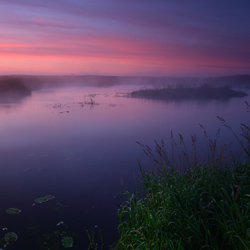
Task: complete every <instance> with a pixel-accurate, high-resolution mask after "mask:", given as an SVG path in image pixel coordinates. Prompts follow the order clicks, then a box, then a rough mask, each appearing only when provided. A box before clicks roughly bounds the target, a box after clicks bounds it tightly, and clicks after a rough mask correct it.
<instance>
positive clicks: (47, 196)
mask: <svg viewBox="0 0 250 250" xmlns="http://www.w3.org/2000/svg"><path fill="white" fill-rule="evenodd" d="M54 198H55V196H53V195H45V196H43V197H40V198H37V199H35V200H34V202H36V203H44V202H46V201H49V200H52V199H54Z"/></svg>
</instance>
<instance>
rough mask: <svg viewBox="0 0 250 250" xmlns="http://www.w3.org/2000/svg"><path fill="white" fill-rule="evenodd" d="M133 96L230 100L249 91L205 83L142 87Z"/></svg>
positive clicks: (169, 99)
mask: <svg viewBox="0 0 250 250" xmlns="http://www.w3.org/2000/svg"><path fill="white" fill-rule="evenodd" d="M130 96H131V97H132V98H144V99H159V100H166V101H172V100H175V101H181V100H212V99H215V100H228V99H230V98H232V97H244V96H247V93H245V92H243V91H238V90H233V89H232V88H231V87H229V86H224V87H214V86H212V85H209V84H203V85H200V86H198V87H190V86H183V85H180V86H168V87H164V88H154V89H141V90H137V91H132V92H131V93H130Z"/></svg>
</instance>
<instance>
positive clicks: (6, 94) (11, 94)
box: [0, 76, 31, 104]
mask: <svg viewBox="0 0 250 250" xmlns="http://www.w3.org/2000/svg"><path fill="white" fill-rule="evenodd" d="M30 95H31V89H30V88H29V87H28V86H27V85H25V83H24V82H23V80H22V79H21V78H19V77H15V76H2V77H0V104H6V103H16V102H20V101H21V100H22V99H23V98H25V97H28V96H30Z"/></svg>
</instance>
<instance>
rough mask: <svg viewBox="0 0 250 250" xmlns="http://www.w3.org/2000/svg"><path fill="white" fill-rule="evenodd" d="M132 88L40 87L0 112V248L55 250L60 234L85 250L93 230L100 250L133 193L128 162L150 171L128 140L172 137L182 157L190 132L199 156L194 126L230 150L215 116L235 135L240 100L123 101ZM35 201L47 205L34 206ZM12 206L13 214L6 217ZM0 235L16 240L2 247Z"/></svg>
mask: <svg viewBox="0 0 250 250" xmlns="http://www.w3.org/2000/svg"><path fill="white" fill-rule="evenodd" d="M138 88H141V86H136V85H128V86H126V85H117V86H112V87H104V88H100V87H98V88H97V87H63V88H55V89H53V88H48V89H42V90H39V91H34V92H32V95H31V96H29V97H27V98H24V99H22V100H19V102H13V103H8V104H4V103H3V104H1V105H0V187H1V194H0V197H1V202H0V219H1V234H0V238H1V240H0V248H4V246H5V247H6V249H19V250H20V249H64V247H63V246H62V244H61V239H62V238H63V237H65V236H69V237H72V238H73V240H74V244H73V247H72V248H71V249H88V245H89V243H90V240H89V238H88V233H89V234H90V235H92V232H93V233H94V237H95V239H96V241H97V242H98V243H99V246H100V244H101V240H100V232H101V235H102V237H103V243H104V247H103V249H109V245H110V244H112V243H113V242H114V241H116V240H117V239H118V231H117V227H118V216H117V208H118V207H119V205H120V204H121V203H122V200H123V198H122V196H121V195H120V193H122V192H124V191H126V190H128V191H135V190H136V182H137V180H138V178H139V177H140V173H139V168H138V162H137V160H139V161H140V162H141V164H142V166H144V167H145V168H146V169H148V170H150V168H151V167H153V163H152V161H150V160H149V159H147V157H146V155H145V154H144V153H143V151H142V149H141V147H140V146H139V145H138V144H137V143H136V141H139V142H141V143H143V144H147V145H149V146H150V147H152V148H153V147H154V139H156V140H158V141H159V140H160V139H161V138H163V139H164V140H165V141H166V143H167V142H168V141H169V138H170V134H171V131H172V132H173V134H174V136H176V141H178V139H179V134H181V135H182V136H183V138H184V141H185V143H186V145H187V150H190V152H191V146H190V147H189V146H188V145H191V139H190V136H191V135H193V134H196V135H197V138H198V139H197V145H198V149H199V154H200V156H201V157H203V156H206V152H207V151H206V150H207V144H206V140H205V138H204V135H203V130H202V129H201V128H200V126H199V124H202V125H203V126H204V127H205V128H206V131H207V133H208V134H209V135H210V136H211V138H214V137H215V134H216V132H217V129H218V128H219V127H220V128H221V133H220V138H218V139H219V141H220V142H221V144H224V143H229V142H232V146H231V149H230V150H236V151H237V150H238V149H239V146H238V144H237V141H236V140H235V138H234V137H233V135H232V134H231V133H230V131H228V130H227V129H226V128H224V127H223V125H222V124H221V122H220V121H219V120H218V119H217V118H216V116H220V117H223V118H224V119H225V120H226V121H227V123H228V124H230V126H231V127H232V129H233V130H234V131H235V132H236V133H237V134H239V133H240V123H245V124H247V123H248V121H249V113H247V112H246V108H245V103H244V102H245V101H248V100H249V97H244V98H232V99H230V100H228V101H215V100H210V101H195V100H192V101H182V102H181V101H179V102H175V101H171V102H167V101H160V100H145V99H133V98H129V97H128V96H127V95H126V93H128V92H130V91H132V90H137V89H138ZM44 195H53V196H54V199H52V200H49V201H47V202H44V203H36V202H34V200H35V199H36V198H39V197H43V196H44ZM11 207H16V208H19V209H20V210H21V213H20V214H17V215H9V214H7V213H6V209H8V208H11ZM60 222H63V223H60ZM58 224H59V225H58ZM7 232H15V233H16V234H17V235H18V240H17V241H16V242H14V243H11V244H8V245H7V246H6V245H5V241H4V239H3V238H4V235H5V234H6V233H7ZM91 237H92V236H91Z"/></svg>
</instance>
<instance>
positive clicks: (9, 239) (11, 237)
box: [4, 232, 18, 243]
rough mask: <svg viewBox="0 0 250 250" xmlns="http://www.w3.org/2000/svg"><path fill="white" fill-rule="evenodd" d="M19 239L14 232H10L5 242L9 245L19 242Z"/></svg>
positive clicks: (6, 235)
mask: <svg viewBox="0 0 250 250" xmlns="http://www.w3.org/2000/svg"><path fill="white" fill-rule="evenodd" d="M17 239H18V236H17V234H15V233H14V232H9V233H6V234H5V235H4V240H5V241H6V242H7V243H11V242H15V241H17Z"/></svg>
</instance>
